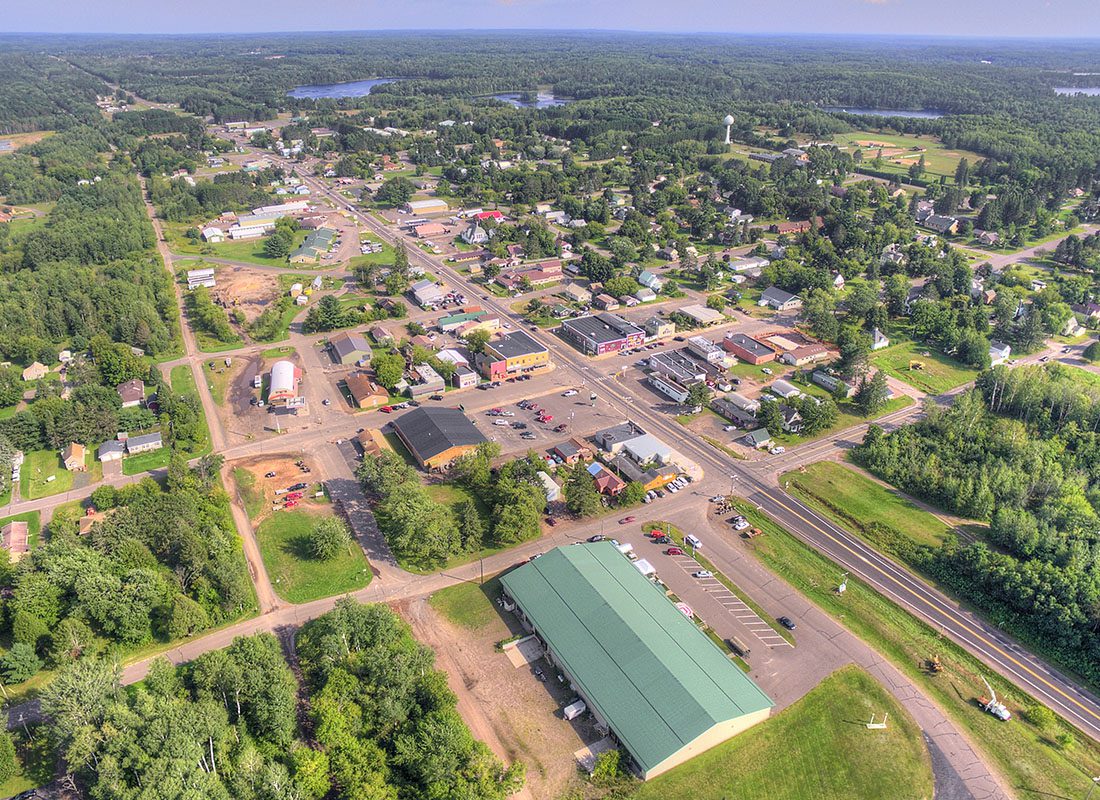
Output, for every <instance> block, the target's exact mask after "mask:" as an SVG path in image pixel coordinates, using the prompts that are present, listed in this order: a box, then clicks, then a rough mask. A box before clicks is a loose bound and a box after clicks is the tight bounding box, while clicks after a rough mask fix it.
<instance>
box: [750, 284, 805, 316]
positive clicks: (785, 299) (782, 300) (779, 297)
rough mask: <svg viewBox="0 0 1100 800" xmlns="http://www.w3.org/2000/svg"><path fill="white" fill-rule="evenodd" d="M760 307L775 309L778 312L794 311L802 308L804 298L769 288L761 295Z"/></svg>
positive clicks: (772, 287) (775, 288) (773, 287)
mask: <svg viewBox="0 0 1100 800" xmlns="http://www.w3.org/2000/svg"><path fill="white" fill-rule="evenodd" d="M758 305H761V306H767V307H769V308H774V309H775V310H776V311H793V310H795V309H798V308H802V298H800V297H799V296H798V295H796V294H791V293H790V292H785V291H783V290H782V289H780V288H778V287H775V286H769V287H768V288H767V289H765V290H764V292H763V294H761V295H760V302H759V303H758Z"/></svg>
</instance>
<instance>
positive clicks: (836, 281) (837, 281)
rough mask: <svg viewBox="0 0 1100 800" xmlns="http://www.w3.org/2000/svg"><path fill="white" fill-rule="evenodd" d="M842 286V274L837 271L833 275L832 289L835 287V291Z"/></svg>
mask: <svg viewBox="0 0 1100 800" xmlns="http://www.w3.org/2000/svg"><path fill="white" fill-rule="evenodd" d="M843 288H844V276H843V275H841V274H840V273H839V272H838V273H837V274H836V275H834V276H833V289H835V290H836V291H838V292H839V291H840V290H841V289H843Z"/></svg>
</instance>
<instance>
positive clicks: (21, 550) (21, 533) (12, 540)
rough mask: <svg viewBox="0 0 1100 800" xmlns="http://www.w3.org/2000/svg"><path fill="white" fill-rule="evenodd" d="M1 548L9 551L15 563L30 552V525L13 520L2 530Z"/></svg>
mask: <svg viewBox="0 0 1100 800" xmlns="http://www.w3.org/2000/svg"><path fill="white" fill-rule="evenodd" d="M0 547H3V548H4V549H5V550H7V551H8V554H9V555H10V557H11V560H12V561H13V562H16V561H19V560H20V559H21V558H23V556H25V555H26V554H27V553H29V552H30V525H29V524H28V523H27V521H26V520H13V521H12V522H9V523H8V524H7V525H5V526H4V527H3V528H0Z"/></svg>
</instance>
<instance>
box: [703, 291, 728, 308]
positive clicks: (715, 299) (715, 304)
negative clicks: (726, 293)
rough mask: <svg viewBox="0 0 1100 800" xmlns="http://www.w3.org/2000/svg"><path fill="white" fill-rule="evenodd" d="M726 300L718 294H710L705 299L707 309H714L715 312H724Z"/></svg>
mask: <svg viewBox="0 0 1100 800" xmlns="http://www.w3.org/2000/svg"><path fill="white" fill-rule="evenodd" d="M727 302H728V301H727V300H726V298H725V297H723V296H722V295H720V294H712V295H711V296H710V297H708V298H707V308H711V309H714V310H715V311H725V310H726V305H727Z"/></svg>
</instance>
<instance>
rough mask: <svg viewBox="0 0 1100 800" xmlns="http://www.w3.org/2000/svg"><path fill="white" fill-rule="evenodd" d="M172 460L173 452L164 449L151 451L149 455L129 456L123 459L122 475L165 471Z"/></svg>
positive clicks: (166, 448) (169, 449)
mask: <svg viewBox="0 0 1100 800" xmlns="http://www.w3.org/2000/svg"><path fill="white" fill-rule="evenodd" d="M171 458H172V450H171V448H168V447H162V448H160V450H150V451H149V452H148V453H139V454H138V455H136V456H128V457H126V458H124V459H122V474H123V475H137V474H138V473H141V472H148V471H149V470H152V469H164V468H165V467H167V466H168V462H169V460H171Z"/></svg>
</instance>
